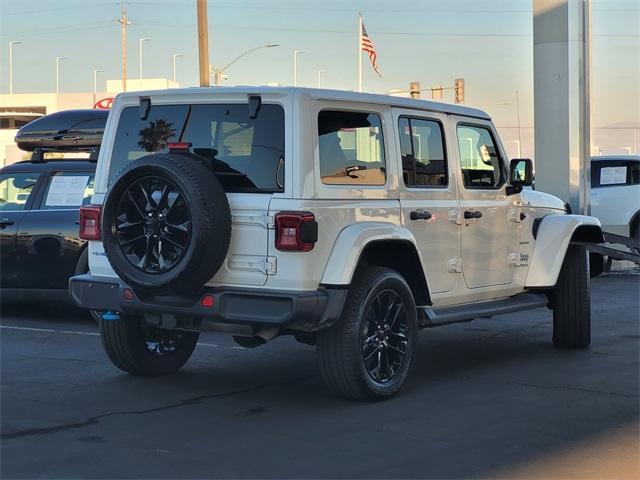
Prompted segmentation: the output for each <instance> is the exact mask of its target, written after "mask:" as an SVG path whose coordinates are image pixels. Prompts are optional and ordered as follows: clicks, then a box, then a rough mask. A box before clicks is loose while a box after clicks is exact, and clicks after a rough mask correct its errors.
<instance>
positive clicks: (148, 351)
mask: <svg viewBox="0 0 640 480" xmlns="http://www.w3.org/2000/svg"><path fill="white" fill-rule="evenodd" d="M198 336H199V334H198V333H197V332H183V331H178V330H163V329H160V328H155V327H152V326H150V325H148V324H147V323H146V322H144V321H143V320H142V319H141V318H139V317H135V316H121V317H120V319H119V320H103V319H100V337H101V338H102V345H103V346H104V350H105V352H106V353H107V356H108V357H109V359H110V360H111V362H112V363H113V364H114V365H115V366H116V367H118V368H119V369H120V370H124V371H125V372H128V373H132V374H134V375H164V374H168V373H174V372H176V371H178V370H179V369H180V368H181V367H182V366H183V365H184V364H185V363H187V360H189V358H190V357H191V354H192V353H193V350H194V348H195V347H196V343H197V342H198Z"/></svg>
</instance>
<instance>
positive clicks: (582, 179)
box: [533, 0, 591, 214]
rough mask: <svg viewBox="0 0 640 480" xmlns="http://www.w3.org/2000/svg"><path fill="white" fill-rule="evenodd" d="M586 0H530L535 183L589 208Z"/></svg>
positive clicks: (578, 210) (588, 19)
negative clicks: (531, 10) (531, 1)
mask: <svg viewBox="0 0 640 480" xmlns="http://www.w3.org/2000/svg"><path fill="white" fill-rule="evenodd" d="M590 23H591V6H590V1H589V0H533V65H534V68H533V71H534V115H535V121H534V126H535V171H536V189H538V190H541V191H544V192H548V193H551V194H553V195H556V196H558V197H560V198H562V199H563V200H564V201H568V202H569V203H570V205H571V208H572V209H573V212H574V213H583V214H587V213H588V211H589V184H590V166H589V164H590V160H589V158H590V154H591V151H590V150H591V146H590V143H591V139H590V137H591V136H590V115H589V110H590V98H589V97H590V85H589V83H590V82H589V78H590V74H589V66H590V52H591V50H590V36H591V33H590Z"/></svg>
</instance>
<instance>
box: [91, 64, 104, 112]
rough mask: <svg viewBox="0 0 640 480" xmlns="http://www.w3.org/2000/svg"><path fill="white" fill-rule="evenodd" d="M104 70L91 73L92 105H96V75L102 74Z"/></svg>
mask: <svg viewBox="0 0 640 480" xmlns="http://www.w3.org/2000/svg"><path fill="white" fill-rule="evenodd" d="M102 72H104V70H94V71H93V104H94V105H95V104H96V96H97V95H98V73H102Z"/></svg>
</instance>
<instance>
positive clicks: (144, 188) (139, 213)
mask: <svg viewBox="0 0 640 480" xmlns="http://www.w3.org/2000/svg"><path fill="white" fill-rule="evenodd" d="M116 215H117V217H116V218H117V220H116V222H115V230H116V232H115V236H116V238H117V243H118V246H119V248H120V249H121V250H122V252H123V254H124V255H125V257H126V258H127V259H128V260H129V262H130V263H131V264H132V265H133V266H134V267H136V268H138V269H139V270H141V271H143V272H145V273H150V274H154V273H162V272H166V271H167V270H169V269H171V268H172V267H173V266H174V265H176V264H177V263H178V262H179V261H180V260H181V259H182V257H183V256H184V253H185V251H186V249H187V247H188V245H189V241H190V238H191V228H192V220H191V213H190V211H189V205H188V204H187V201H186V200H185V197H184V195H183V194H182V192H181V191H180V189H179V188H178V187H177V186H176V185H175V184H174V183H173V182H171V181H170V180H168V179H166V178H163V177H160V176H148V177H143V178H140V179H139V180H137V181H135V182H133V183H132V184H131V185H130V186H129V188H127V189H126V191H125V193H124V195H123V196H122V199H121V200H120V202H119V203H118V206H117V209H116Z"/></svg>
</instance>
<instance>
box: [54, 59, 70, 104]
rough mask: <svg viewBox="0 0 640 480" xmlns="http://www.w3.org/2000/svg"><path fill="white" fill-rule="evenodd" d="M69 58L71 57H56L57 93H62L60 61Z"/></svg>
mask: <svg viewBox="0 0 640 480" xmlns="http://www.w3.org/2000/svg"><path fill="white" fill-rule="evenodd" d="M62 60H69V57H56V95H58V94H60V62H61V61H62Z"/></svg>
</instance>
